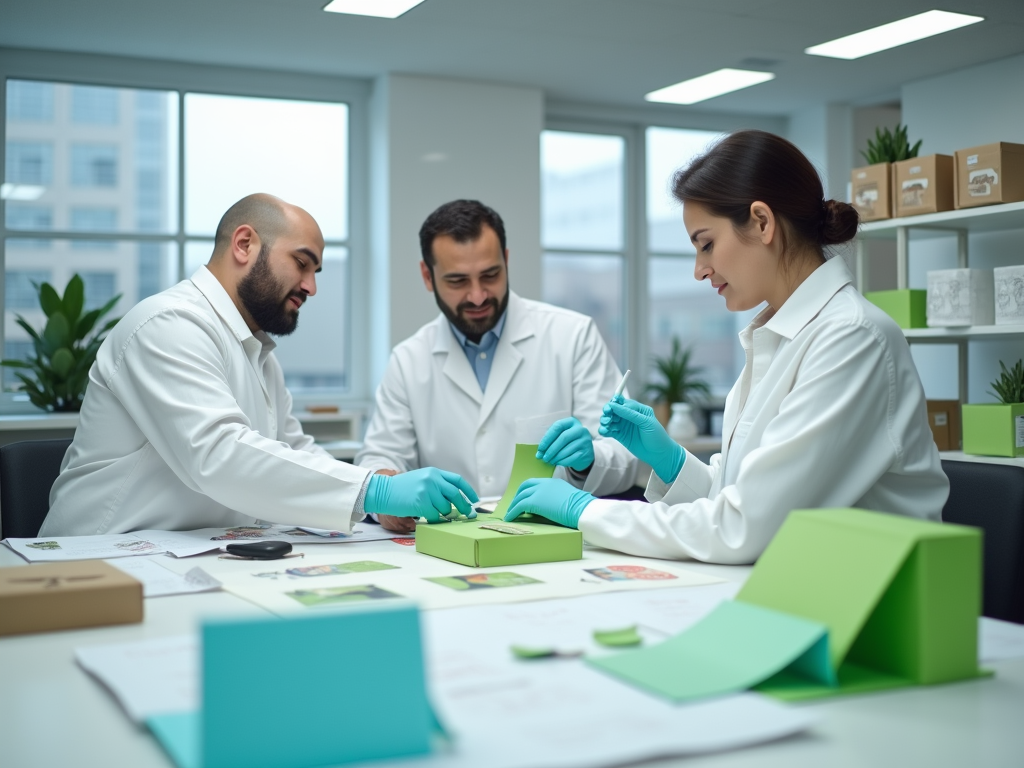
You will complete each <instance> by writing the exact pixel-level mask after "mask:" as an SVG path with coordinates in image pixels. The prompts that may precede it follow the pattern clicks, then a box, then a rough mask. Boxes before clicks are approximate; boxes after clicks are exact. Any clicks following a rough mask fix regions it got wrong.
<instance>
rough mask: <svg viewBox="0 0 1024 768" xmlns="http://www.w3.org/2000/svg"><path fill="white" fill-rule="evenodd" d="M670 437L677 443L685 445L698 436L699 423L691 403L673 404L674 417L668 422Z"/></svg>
mask: <svg viewBox="0 0 1024 768" xmlns="http://www.w3.org/2000/svg"><path fill="white" fill-rule="evenodd" d="M668 436H669V437H671V438H672V439H673V440H675V441H676V442H677V443H685V442H686V441H687V440H692V439H693V438H695V437H696V436H697V422H695V421H694V420H693V409H692V408H691V407H690V404H689V403H672V417H671V418H670V419H669V420H668Z"/></svg>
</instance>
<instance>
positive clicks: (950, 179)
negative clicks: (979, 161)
mask: <svg viewBox="0 0 1024 768" xmlns="http://www.w3.org/2000/svg"><path fill="white" fill-rule="evenodd" d="M893 174H894V181H893V193H892V195H893V201H894V204H895V209H894V210H895V214H894V215H895V216H896V218H900V217H902V216H919V215H921V214H922V213H939V212H940V211H951V210H953V207H954V205H955V203H956V186H955V184H954V173H953V156H952V155H927V156H926V157H914V158H911V159H910V160H901V161H900V162H898V163H894V164H893Z"/></svg>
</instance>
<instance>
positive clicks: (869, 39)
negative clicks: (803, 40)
mask: <svg viewBox="0 0 1024 768" xmlns="http://www.w3.org/2000/svg"><path fill="white" fill-rule="evenodd" d="M984 20H985V17H984V16H968V15H967V14H965V13H950V12H949V11H925V12H924V13H919V14H917V15H916V16H908V17H907V18H905V19H900V20H899V21H892V22H890V23H888V24H883V25H882V26H880V27H874V28H873V29H865V30H864V31H863V32H857V33H856V34H853V35H847V36H846V37H840V38H838V39H837V40H830V41H829V42H827V43H822V44H821V45H812V46H811V47H810V48H806V49H804V53H809V54H811V55H812V56H830V57H831V58H833V59H859V58H860V57H861V56H868V55H870V54H872V53H878V52H879V51H886V50H888V49H890V48H895V47H896V46H898V45H906V44H907V43H913V42H914V41H915V40H923V39H924V38H926V37H932V36H933V35H941V34H942V33H943V32H949V31H951V30H954V29H960V27H966V26H969V25H970V24H977V23H978V22H979V21H984Z"/></svg>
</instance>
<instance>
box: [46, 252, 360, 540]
mask: <svg viewBox="0 0 1024 768" xmlns="http://www.w3.org/2000/svg"><path fill="white" fill-rule="evenodd" d="M274 346H275V344H274V342H273V341H271V340H270V338H269V337H268V336H267V335H266V334H264V333H262V332H260V333H259V334H257V335H255V336H254V335H253V334H252V333H251V332H250V331H249V328H248V326H247V325H246V324H245V321H244V320H243V319H242V316H241V314H239V312H238V309H237V307H235V304H234V302H233V301H232V300H231V297H230V296H228V294H227V292H226V291H225V290H224V287H223V286H222V285H221V284H220V282H219V281H218V280H217V278H216V277H215V276H214V275H213V274H212V273H211V272H210V271H209V270H208V269H206V267H200V268H199V270H198V271H197V272H196V273H195V274H194V275H192V278H191V279H190V280H183V281H182V282H180V283H178V285H176V286H174V287H172V288H170V289H168V290H166V291H164V292H162V293H159V294H157V295H156V296H151V297H150V298H148V299H145V300H143V301H141V302H139V303H138V304H136V305H135V306H134V307H133V308H132V309H131V310H130V311H129V312H128V314H126V315H125V316H124V317H123V318H122V319H121V321H120V322H119V323H118V324H117V326H115V328H114V329H113V330H112V331H111V332H110V335H109V336H107V338H106V339H105V340H104V342H103V344H102V345H101V346H100V349H99V352H98V353H97V355H96V362H95V363H94V364H93V366H92V370H90V372H89V388H88V389H87V390H86V395H85V402H84V403H83V404H82V414H81V421H80V423H79V427H78V430H77V432H76V433H75V439H74V442H72V444H71V448H70V449H68V452H67V454H66V455H65V457H64V463H63V466H62V467H61V473H60V476H59V477H58V478H57V481H56V482H55V483H54V484H53V488H52V490H51V491H50V513H49V515H47V517H46V520H45V521H44V522H43V526H42V529H41V530H40V535H41V536H77V535H87V534H102V533H124V532H126V531H136V530H145V529H150V528H157V529H165V530H189V529H195V528H208V527H213V528H222V527H228V526H234V525H245V524H251V523H252V522H253V521H255V520H257V519H261V520H267V521H272V522H278V523H288V524H296V525H302V524H304V525H310V526H315V527H318V528H338V529H339V530H343V531H348V530H350V526H351V524H352V522H354V521H358V520H361V519H362V517H363V514H362V493H363V486H364V485H365V484H366V479H367V476H368V474H369V473H368V472H367V471H366V470H365V469H359V468H358V467H354V466H352V465H351V464H345V463H344V462H340V461H335V460H334V459H333V458H331V456H330V455H329V454H328V453H327V452H326V451H324V450H323V449H322V448H320V447H319V446H317V445H314V443H313V439H312V438H311V437H309V435H305V434H303V432H302V426H301V425H300V424H299V422H298V421H297V420H296V418H295V417H294V416H293V415H292V399H291V396H290V395H289V394H288V390H287V389H286V388H285V386H284V376H283V375H282V373H281V366H280V365H279V364H278V362H277V360H276V358H275V357H274V355H273V354H272V350H273V349H274Z"/></svg>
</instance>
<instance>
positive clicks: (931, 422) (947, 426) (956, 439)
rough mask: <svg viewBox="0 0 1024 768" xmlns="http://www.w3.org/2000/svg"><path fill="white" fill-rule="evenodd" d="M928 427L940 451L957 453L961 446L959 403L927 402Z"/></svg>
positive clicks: (950, 401)
mask: <svg viewBox="0 0 1024 768" xmlns="http://www.w3.org/2000/svg"><path fill="white" fill-rule="evenodd" d="M927 405H928V426H929V427H931V428H932V437H934V438H935V445H936V446H938V448H939V450H940V451H959V450H960V444H961V439H962V438H961V430H960V401H959V400H929V401H928V403H927Z"/></svg>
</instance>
